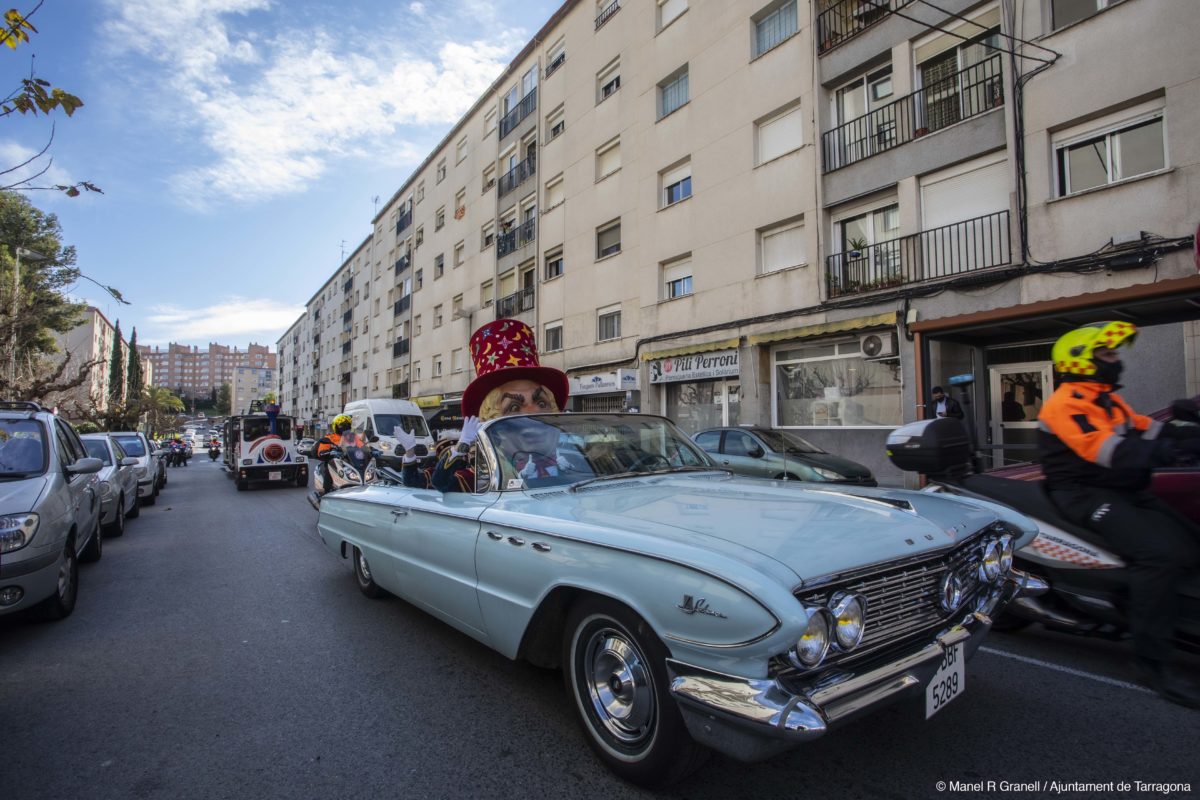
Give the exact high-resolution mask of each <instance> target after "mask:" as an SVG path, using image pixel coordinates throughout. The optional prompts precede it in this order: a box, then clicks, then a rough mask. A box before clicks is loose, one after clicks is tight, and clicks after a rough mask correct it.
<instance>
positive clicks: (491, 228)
mask: <svg viewBox="0 0 1200 800" xmlns="http://www.w3.org/2000/svg"><path fill="white" fill-rule="evenodd" d="M495 243H496V223H495V222H488V223H487V224H486V225H484V226H483V229H482V230H481V231H480V236H479V249H480V250H486V249H487V248H489V247H491V246H492V245H493V244H495Z"/></svg>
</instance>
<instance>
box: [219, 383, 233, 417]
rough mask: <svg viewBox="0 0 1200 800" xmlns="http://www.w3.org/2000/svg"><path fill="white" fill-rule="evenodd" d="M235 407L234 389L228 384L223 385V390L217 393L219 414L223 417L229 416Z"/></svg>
mask: <svg viewBox="0 0 1200 800" xmlns="http://www.w3.org/2000/svg"><path fill="white" fill-rule="evenodd" d="M232 407H233V387H232V386H230V385H229V384H228V383H222V384H221V388H220V389H219V390H218V391H217V413H218V414H220V415H221V416H223V417H227V416H229V415H230V414H231V413H232V412H231V411H230V409H231V408H232Z"/></svg>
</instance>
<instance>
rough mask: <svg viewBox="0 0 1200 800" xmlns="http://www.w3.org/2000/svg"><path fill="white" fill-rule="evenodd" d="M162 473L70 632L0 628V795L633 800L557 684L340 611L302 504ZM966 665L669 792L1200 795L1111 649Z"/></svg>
mask: <svg viewBox="0 0 1200 800" xmlns="http://www.w3.org/2000/svg"><path fill="white" fill-rule="evenodd" d="M169 477H170V483H169V485H168V486H167V488H166V489H165V490H164V492H163V494H162V495H160V497H159V500H158V503H157V505H155V506H151V507H147V508H145V509H144V510H143V512H142V515H141V518H139V519H137V520H132V521H130V524H129V526H128V528H127V531H126V533H125V536H124V537H123V538H120V539H112V540H109V541H108V542H107V543H106V544H105V548H104V557H103V559H102V560H101V561H100V562H99V563H97V564H91V565H84V566H83V567H82V569H81V577H80V581H81V588H80V593H79V604H78V606H77V608H76V611H75V613H74V615H73V616H71V617H69V618H68V619H67V620H65V621H63V622H58V623H52V624H37V623H33V622H30V621H27V620H24V619H15V618H12V617H3V618H0V744H2V750H0V799H2V800H37V799H38V798H55V799H56V800H57V799H58V798H122V799H124V798H239V799H240V798H256V799H257V798H287V799H288V800H296V799H298V798H348V797H355V798H408V797H413V798H417V797H419V798H437V797H471V798H476V797H504V798H510V797H511V798H547V799H548V798H606V800H608V799H610V798H622V797H642V796H651V795H649V793H646V792H643V791H641V790H639V789H636V788H634V787H631V786H629V785H627V784H625V783H623V782H621V781H620V780H618V779H616V778H614V777H613V776H612V775H611V774H610V773H609V772H607V771H606V770H605V769H604V768H603V767H602V766H601V765H600V764H599V762H598V761H596V759H595V758H594V757H593V756H592V754H591V752H590V750H589V749H588V748H587V746H586V744H585V742H584V740H583V736H582V734H581V732H580V730H579V729H578V727H577V724H576V722H575V720H574V718H573V717H572V711H571V708H570V706H569V704H568V700H567V697H566V694H565V692H564V689H563V684H562V679H561V675H560V674H559V673H558V672H555V671H548V670H542V669H538V668H536V667H533V666H531V665H529V664H525V663H515V662H511V661H508V660H506V659H505V658H503V657H501V656H499V655H497V654H495V653H493V652H492V651H490V650H488V649H487V648H486V647H484V646H483V645H481V644H478V643H477V642H475V641H473V640H471V639H469V638H467V637H466V636H464V635H462V634H460V633H457V632H456V631H454V630H452V629H451V628H449V627H447V626H446V625H444V624H442V623H441V622H439V621H437V620H435V619H433V618H432V617H430V616H428V615H426V614H425V613H423V612H421V611H418V610H417V609H415V608H414V607H412V606H410V605H408V604H407V603H405V602H403V601H400V600H397V599H394V598H388V599H383V600H375V601H372V600H368V599H366V598H364V597H363V596H362V595H361V594H359V592H358V590H357V588H356V586H355V584H354V579H353V574H352V572H351V569H350V565H349V563H348V562H345V561H343V560H341V559H340V558H338V557H336V556H334V555H333V554H332V553H330V552H329V551H328V550H326V549H325V547H324V545H322V543H321V541H320V539H319V538H318V537H317V534H316V514H315V512H313V510H312V509H311V508H310V507H309V505H308V503H307V502H306V501H305V499H304V494H305V492H304V490H302V489H298V488H292V487H287V488H284V487H278V488H274V487H273V488H259V489H252V490H250V491H247V492H238V491H236V490H235V488H234V486H233V483H232V481H230V480H228V479H226V478H225V476H224V474H223V473H222V471H221V470H220V467H219V466H218V465H217V464H215V463H212V462H210V461H209V460H208V459H207V458H196V459H193V460H192V462H191V465H190V466H188V467H183V468H176V469H172V470H170V471H169ZM984 647H985V648H986V649H985V650H984V651H983V652H980V653H979V655H978V656H977V657H976V658H975V659H974V660H973V661H972V662H971V663H970V664H969V665H968V668H967V682H966V691H965V693H964V694H963V695H962V696H960V697H958V698H956V699H955V700H954V701H953V703H951V704H950V705H949V706H948V707H947V708H946V709H945V710H944V711H942V712H941V713H939V714H938V715H937V716H935V717H934V718H933V719H931V720H929V721H926V720H925V719H924V706H923V703H922V701H921V700H919V699H918V700H916V701H913V702H906V703H904V704H901V705H894V706H891V707H889V708H887V709H885V710H883V711H882V712H880V713H877V714H875V715H873V716H870V717H868V718H866V719H863V720H861V721H859V722H856V723H854V724H852V725H850V726H848V727H846V728H843V729H841V730H837V731H835V732H833V733H831V734H829V735H828V736H826V737H824V738H822V739H820V740H817V741H815V742H812V743H810V744H808V745H805V746H803V747H802V748H800V749H798V750H795V751H792V752H790V753H787V754H785V755H783V756H781V757H779V758H776V759H774V760H772V761H769V762H767V763H763V764H751V765H748V764H740V763H737V762H734V761H731V760H729V759H726V758H723V757H717V756H714V757H713V758H712V759H711V760H710V761H709V762H708V764H707V765H706V766H705V767H704V768H702V769H701V771H700V772H698V773H697V774H696V775H694V776H693V777H691V778H690V779H688V780H687V781H686V782H684V783H682V784H680V785H679V786H677V787H674V788H673V789H672V790H670V791H669V792H664V793H663V794H664V796H676V797H687V798H733V797H736V798H742V797H747V798H781V799H782V798H798V797H806V796H807V797H817V798H830V799H832V798H839V799H842V798H924V797H945V796H947V795H950V796H954V795H958V796H963V797H967V796H970V797H978V796H988V795H992V796H997V797H1014V796H1022V795H1024V796H1048V795H1050V794H1051V793H1052V787H1050V786H1048V782H1050V781H1060V782H1088V783H1105V782H1113V783H1114V788H1113V790H1112V791H1108V790H1105V789H1098V790H1097V789H1093V790H1087V791H1083V792H1078V793H1070V792H1068V793H1066V794H1065V795H1063V796H1075V797H1116V796H1143V797H1149V796H1155V797H1163V796H1171V797H1181V796H1186V795H1187V794H1188V793H1187V792H1181V791H1176V792H1172V793H1170V794H1167V795H1164V794H1163V793H1155V792H1150V791H1144V792H1140V793H1139V792H1137V791H1136V787H1134V788H1132V789H1131V791H1130V792H1129V793H1127V794H1123V793H1121V792H1118V791H1116V785H1117V784H1119V783H1120V782H1121V781H1129V782H1131V783H1132V782H1134V781H1142V782H1154V783H1170V782H1181V783H1186V784H1190V786H1191V792H1193V793H1197V792H1200V788H1198V785H1200V757H1198V756H1197V752H1198V750H1197V746H1198V744H1200V712H1196V711H1189V710H1187V709H1183V708H1180V707H1177V706H1172V705H1170V704H1168V703H1166V702H1163V701H1162V700H1160V699H1158V698H1157V697H1156V696H1154V695H1153V694H1150V693H1148V692H1147V691H1146V690H1145V689H1143V688H1141V687H1139V686H1137V685H1136V684H1134V683H1133V674H1132V671H1131V670H1130V668H1129V667H1128V666H1127V663H1126V659H1127V656H1128V650H1127V645H1123V644H1117V643H1108V642H1098V641H1091V640H1084V639H1076V638H1070V637H1064V636H1059V635H1055V634H1050V633H1046V632H1043V631H1039V630H1037V629H1033V630H1028V631H1025V632H1023V633H1020V634H1007V635H1006V634H999V633H993V635H992V636H991V637H990V638H989V640H988V641H987V642H986V643H985V645H984ZM1189 664H1190V665H1191V666H1192V667H1193V668H1195V666H1196V664H1197V661H1196V660H1190V661H1189ZM939 781H944V782H946V783H947V784H949V783H950V782H953V781H962V782H968V783H976V782H984V785H983V787H982V788H983V789H984V791H982V792H981V791H974V790H967V789H965V788H962V787H960V788H959V789H958V790H957V791H955V790H954V789H953V787H949V786H948V787H947V788H944V789H941V790H939V783H938V782H939ZM988 781H994V782H995V785H994V791H992V792H988V791H987V787H988V785H987V783H986V782H988ZM1035 781H1040V782H1041V783H1042V788H1041V791H1037V792H1030V791H1008V792H1003V791H1001V789H1002V788H1003V787H1004V785H1005V784H1004V783H1003V782H1010V783H1032V782H1035Z"/></svg>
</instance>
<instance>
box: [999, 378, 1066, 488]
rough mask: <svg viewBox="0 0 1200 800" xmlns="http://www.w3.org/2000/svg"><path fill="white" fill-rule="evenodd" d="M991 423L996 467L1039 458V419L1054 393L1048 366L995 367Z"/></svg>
mask: <svg viewBox="0 0 1200 800" xmlns="http://www.w3.org/2000/svg"><path fill="white" fill-rule="evenodd" d="M988 372H989V375H990V381H989V386H990V395H989V400H990V405H989V415H988V420H989V424H990V425H991V431H992V447H993V449H992V466H993V467H1000V466H1004V465H1005V464H1013V463H1016V462H1018V461H1032V460H1034V459H1035V458H1037V426H1038V422H1037V416H1038V413H1039V412H1040V411H1041V410H1042V403H1043V402H1045V400H1046V398H1048V397H1049V396H1050V393H1051V392H1053V391H1054V382H1053V373H1052V367H1051V365H1050V364H1049V363H1048V362H1041V361H1039V362H1030V363H1025V364H1005V365H1004V366H999V367H992V368H991V369H990V370H989V371H988Z"/></svg>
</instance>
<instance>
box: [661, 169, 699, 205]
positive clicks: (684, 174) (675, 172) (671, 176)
mask: <svg viewBox="0 0 1200 800" xmlns="http://www.w3.org/2000/svg"><path fill="white" fill-rule="evenodd" d="M658 178H659V186H661V187H662V195H661V196H662V208H666V207H667V206H672V205H675V204H676V203H678V202H679V201H681V200H686V199H688V198H689V197H691V196H692V162H691V160H690V159H689V160H687V161H685V162H684V163H682V164H677V165H676V166H674V167H671V168H669V169H666V170H663V171H662V172H660V173H659V174H658Z"/></svg>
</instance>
